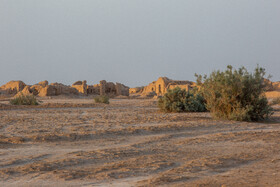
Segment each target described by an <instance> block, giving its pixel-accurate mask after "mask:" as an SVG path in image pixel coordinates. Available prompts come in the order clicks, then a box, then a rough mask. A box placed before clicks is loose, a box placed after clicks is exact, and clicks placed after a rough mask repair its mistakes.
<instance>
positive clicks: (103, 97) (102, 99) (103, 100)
mask: <svg viewBox="0 0 280 187" xmlns="http://www.w3.org/2000/svg"><path fill="white" fill-rule="evenodd" d="M94 101H95V102H96V103H105V104H109V103H110V101H109V97H108V96H107V95H100V96H97V97H95V98H94Z"/></svg>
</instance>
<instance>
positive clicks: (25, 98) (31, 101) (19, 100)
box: [10, 95, 39, 105]
mask: <svg viewBox="0 0 280 187" xmlns="http://www.w3.org/2000/svg"><path fill="white" fill-rule="evenodd" d="M10 103H11V104H12V105H38V104H39V102H38V101H37V99H36V97H35V96H34V95H19V96H17V97H15V98H13V99H11V100H10Z"/></svg>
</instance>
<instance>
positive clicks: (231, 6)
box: [0, 0, 280, 87]
mask: <svg viewBox="0 0 280 187" xmlns="http://www.w3.org/2000/svg"><path fill="white" fill-rule="evenodd" d="M229 64H230V65H232V66H233V67H235V68H239V67H241V66H245V67H246V68H247V69H248V70H249V71H253V70H254V68H255V67H256V66H257V64H259V65H260V66H261V67H264V68H265V69H266V72H267V74H270V75H272V80H273V81H280V73H279V70H280V1H279V0H211V1H210V0H40V1H38V0H0V85H2V84H5V83H6V82H8V81H10V80H22V81H24V82H25V83H26V84H35V83H37V82H39V81H42V80H48V81H49V82H61V83H64V84H67V85H70V84H72V83H73V82H75V81H77V80H87V81H88V84H96V83H98V82H99V81H100V80H107V81H112V82H120V83H123V84H125V85H127V86H130V87H136V86H143V85H147V84H148V83H150V82H152V81H154V80H157V78H158V77H160V76H167V77H169V78H171V79H176V80H191V81H194V80H195V77H194V74H195V73H198V74H209V73H211V72H212V71H214V70H224V69H226V67H227V65H229Z"/></svg>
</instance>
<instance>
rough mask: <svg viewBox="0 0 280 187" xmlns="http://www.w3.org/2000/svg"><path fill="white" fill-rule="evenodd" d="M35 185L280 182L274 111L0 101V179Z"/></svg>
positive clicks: (279, 123) (279, 120)
mask: <svg viewBox="0 0 280 187" xmlns="http://www.w3.org/2000/svg"><path fill="white" fill-rule="evenodd" d="M278 110H279V109H278ZM38 185H41V186H221V185H225V186H280V111H276V112H275V114H274V115H273V117H272V119H271V121H270V122H265V123H247V122H232V121H223V120H213V119H212V118H211V117H210V114H209V113H182V114H173V113H172V114H164V113H160V112H158V110H157V108H156V101H155V100H133V99H119V100H117V99H115V100H111V104H110V105H102V104H93V103H92V99H52V100H43V103H42V104H41V106H38V107H35V108H34V107H11V106H9V105H7V101H2V102H0V186H38Z"/></svg>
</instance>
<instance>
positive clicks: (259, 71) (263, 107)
mask: <svg viewBox="0 0 280 187" xmlns="http://www.w3.org/2000/svg"><path fill="white" fill-rule="evenodd" d="M264 75H265V69H263V68H260V67H257V68H256V69H255V72H254V73H249V72H248V71H247V70H246V68H244V67H242V68H239V69H238V70H233V68H232V66H228V67H227V70H226V71H224V72H221V71H214V72H212V73H211V74H210V76H209V77H207V76H206V75H205V76H204V78H202V76H201V75H196V76H197V83H198V85H199V86H200V91H201V92H202V94H203V96H204V98H205V99H206V103H207V105H206V106H207V109H208V110H210V112H211V114H212V115H213V116H214V117H216V118H223V119H229V120H238V121H259V120H263V119H266V118H268V117H269V116H270V115H272V108H271V107H270V106H269V104H268V100H267V98H266V97H265V95H264V92H265V87H266V86H267V85H266V83H265V81H264Z"/></svg>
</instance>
